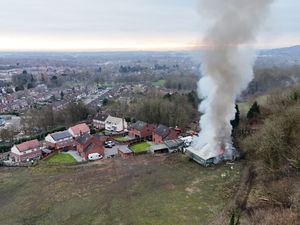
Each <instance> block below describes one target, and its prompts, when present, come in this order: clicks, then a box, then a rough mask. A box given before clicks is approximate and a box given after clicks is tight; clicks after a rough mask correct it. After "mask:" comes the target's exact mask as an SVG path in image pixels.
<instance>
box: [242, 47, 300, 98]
mask: <svg viewBox="0 0 300 225" xmlns="http://www.w3.org/2000/svg"><path fill="white" fill-rule="evenodd" d="M254 73H255V77H254V79H253V81H252V82H251V83H250V84H249V86H248V88H247V90H246V91H245V92H244V95H243V96H244V97H245V96H252V95H262V94H265V93H268V92H270V91H273V90H283V89H286V88H289V87H291V86H294V85H296V84H299V83H300V45H297V46H293V47H287V48H278V49H269V50H262V51H259V53H258V57H257V59H256V62H255V65H254Z"/></svg>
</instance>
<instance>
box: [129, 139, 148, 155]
mask: <svg viewBox="0 0 300 225" xmlns="http://www.w3.org/2000/svg"><path fill="white" fill-rule="evenodd" d="M149 147H150V144H148V143H147V142H143V143H140V144H136V145H132V146H130V147H129V149H130V150H131V151H133V152H134V153H142V152H147V151H148V150H149Z"/></svg>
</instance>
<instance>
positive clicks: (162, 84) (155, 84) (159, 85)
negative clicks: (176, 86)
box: [152, 80, 166, 87]
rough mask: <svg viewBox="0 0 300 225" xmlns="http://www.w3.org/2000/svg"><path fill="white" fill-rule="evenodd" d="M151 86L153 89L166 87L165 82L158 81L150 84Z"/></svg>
mask: <svg viewBox="0 0 300 225" xmlns="http://www.w3.org/2000/svg"><path fill="white" fill-rule="evenodd" d="M152 85H153V86H155V87H164V86H165V85H166V80H158V81H156V82H152Z"/></svg>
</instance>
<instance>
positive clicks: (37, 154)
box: [10, 140, 42, 162]
mask: <svg viewBox="0 0 300 225" xmlns="http://www.w3.org/2000/svg"><path fill="white" fill-rule="evenodd" d="M41 147H42V145H41V143H40V142H39V141H38V140H32V141H27V142H24V143H22V144H18V145H14V146H13V147H12V148H11V154H10V156H11V158H12V159H13V160H14V161H15V162H26V161H27V160H31V159H40V158H41V157H42V150H41Z"/></svg>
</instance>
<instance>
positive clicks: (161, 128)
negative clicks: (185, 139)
mask: <svg viewBox="0 0 300 225" xmlns="http://www.w3.org/2000/svg"><path fill="white" fill-rule="evenodd" d="M155 133H156V134H158V135H159V136H161V137H162V138H165V137H167V136H168V135H169V133H170V128H169V127H167V126H165V125H162V124H160V125H158V127H156V129H155Z"/></svg>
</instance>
